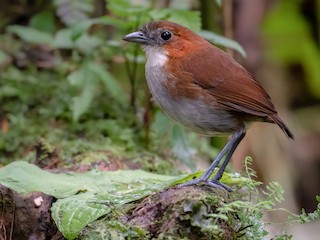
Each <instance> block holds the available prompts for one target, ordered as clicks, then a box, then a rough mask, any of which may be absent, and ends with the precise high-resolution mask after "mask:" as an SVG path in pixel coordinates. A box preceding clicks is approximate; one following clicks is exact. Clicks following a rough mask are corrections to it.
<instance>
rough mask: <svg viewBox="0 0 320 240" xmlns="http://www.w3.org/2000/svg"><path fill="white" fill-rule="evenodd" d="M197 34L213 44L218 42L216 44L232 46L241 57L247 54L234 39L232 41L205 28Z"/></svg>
mask: <svg viewBox="0 0 320 240" xmlns="http://www.w3.org/2000/svg"><path fill="white" fill-rule="evenodd" d="M198 34H199V35H200V36H202V37H203V38H205V39H207V40H208V41H210V42H212V43H214V44H218V45H222V46H224V47H228V48H232V49H234V50H236V51H237V52H239V53H240V54H241V55H242V56H243V57H246V56H247V54H246V52H245V51H244V49H243V48H242V47H241V45H240V44H239V43H237V42H236V41H233V40H231V39H229V38H226V37H223V36H221V35H218V34H216V33H213V32H210V31H206V30H201V31H200V32H198Z"/></svg>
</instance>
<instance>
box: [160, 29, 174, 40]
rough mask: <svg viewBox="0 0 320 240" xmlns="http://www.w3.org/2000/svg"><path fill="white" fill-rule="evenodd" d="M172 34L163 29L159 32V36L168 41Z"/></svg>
mask: <svg viewBox="0 0 320 240" xmlns="http://www.w3.org/2000/svg"><path fill="white" fill-rule="evenodd" d="M171 36H172V34H171V32H169V31H164V32H162V33H161V38H162V39H163V40H165V41H168V40H169V39H170V38H171Z"/></svg>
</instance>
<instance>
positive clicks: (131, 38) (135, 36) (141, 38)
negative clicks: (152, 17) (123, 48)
mask: <svg viewBox="0 0 320 240" xmlns="http://www.w3.org/2000/svg"><path fill="white" fill-rule="evenodd" d="M122 39H123V40H125V41H128V42H135V43H141V44H147V43H148V40H149V39H148V38H147V37H146V36H145V35H144V33H143V32H140V31H139V32H133V33H129V34H128V35H126V36H125V37H124V38H122Z"/></svg>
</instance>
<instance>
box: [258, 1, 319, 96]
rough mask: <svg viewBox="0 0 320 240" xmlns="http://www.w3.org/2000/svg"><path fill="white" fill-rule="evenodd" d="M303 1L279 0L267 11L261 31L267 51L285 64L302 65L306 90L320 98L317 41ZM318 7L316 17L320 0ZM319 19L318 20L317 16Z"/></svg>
mask: <svg viewBox="0 0 320 240" xmlns="http://www.w3.org/2000/svg"><path fill="white" fill-rule="evenodd" d="M302 2H303V1H301V0H292V1H278V2H277V3H276V4H275V5H274V6H273V8H272V9H271V10H270V11H269V12H268V15H267V18H266V19H265V23H264V31H263V32H264V34H265V39H268V44H270V48H269V51H268V54H269V55H270V56H271V57H272V58H273V59H274V60H276V61H277V62H280V63H282V64H284V65H286V64H287V65H288V64H297V65H300V66H302V69H303V71H304V73H305V76H306V78H305V81H306V83H307V86H308V88H309V92H310V93H311V94H312V95H313V96H314V97H316V98H318V99H319V98H320V67H319V66H320V50H319V42H318V43H317V42H316V41H315V39H314V37H313V35H312V31H311V25H310V23H309V22H308V21H307V19H306V17H305V16H303V14H302V11H301V4H302ZM318 8H319V9H318V10H315V11H316V12H317V13H318V14H317V16H318V18H319V13H320V12H319V10H320V1H318ZM318 23H319V24H320V19H318ZM318 26H319V25H318ZM318 31H319V30H318ZM318 38H319V36H318Z"/></svg>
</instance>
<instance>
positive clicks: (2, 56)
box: [0, 50, 8, 65]
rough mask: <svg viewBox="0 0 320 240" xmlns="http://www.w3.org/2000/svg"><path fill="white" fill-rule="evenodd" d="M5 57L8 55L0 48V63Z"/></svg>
mask: <svg viewBox="0 0 320 240" xmlns="http://www.w3.org/2000/svg"><path fill="white" fill-rule="evenodd" d="M7 57H8V55H7V54H6V53H5V52H4V51H1V50H0V65H1V64H2V63H4V62H5V61H6V59H7Z"/></svg>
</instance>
